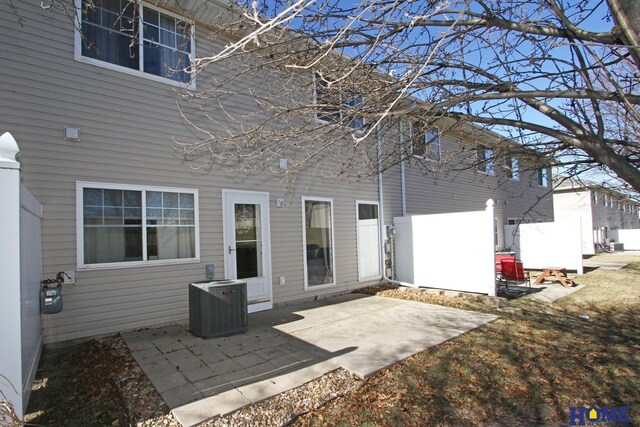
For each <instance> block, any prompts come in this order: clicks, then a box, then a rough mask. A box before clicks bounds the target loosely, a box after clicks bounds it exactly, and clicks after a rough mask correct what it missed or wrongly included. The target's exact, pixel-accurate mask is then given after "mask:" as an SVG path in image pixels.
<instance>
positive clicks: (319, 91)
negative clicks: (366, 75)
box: [313, 73, 365, 129]
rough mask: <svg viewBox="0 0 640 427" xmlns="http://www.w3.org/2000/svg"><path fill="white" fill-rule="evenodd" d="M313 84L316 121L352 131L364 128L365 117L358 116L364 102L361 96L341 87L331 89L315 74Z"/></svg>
mask: <svg viewBox="0 0 640 427" xmlns="http://www.w3.org/2000/svg"><path fill="white" fill-rule="evenodd" d="M313 83H314V84H313V88H314V100H315V106H316V119H318V120H319V121H321V122H323V123H334V124H340V125H342V126H348V127H350V128H352V129H362V128H363V127H364V123H365V122H364V117H362V116H359V115H358V110H359V109H360V108H361V107H362V102H363V99H362V96H361V95H359V94H358V93H356V92H355V91H352V90H348V89H343V88H341V87H339V86H331V87H329V86H328V84H327V82H326V81H325V80H323V79H322V78H321V77H320V76H319V75H318V74H317V73H314V74H313Z"/></svg>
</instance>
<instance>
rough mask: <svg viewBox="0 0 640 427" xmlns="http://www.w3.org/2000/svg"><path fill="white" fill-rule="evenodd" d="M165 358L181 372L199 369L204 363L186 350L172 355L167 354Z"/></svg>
mask: <svg viewBox="0 0 640 427" xmlns="http://www.w3.org/2000/svg"><path fill="white" fill-rule="evenodd" d="M165 356H166V358H167V359H168V360H169V362H171V363H173V364H174V365H176V366H178V367H179V368H180V369H181V370H183V371H186V370H188V369H194V368H199V367H200V366H203V365H204V362H203V361H202V360H201V359H199V358H198V357H197V356H196V355H195V354H193V353H191V351H189V350H188V349H186V348H184V349H182V350H178V351H174V352H172V353H167V354H166V355H165Z"/></svg>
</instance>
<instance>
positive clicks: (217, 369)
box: [209, 359, 242, 375]
mask: <svg viewBox="0 0 640 427" xmlns="http://www.w3.org/2000/svg"><path fill="white" fill-rule="evenodd" d="M209 367H210V368H211V369H212V370H213V373H214V374H216V375H223V374H227V373H229V372H234V371H237V370H239V369H242V366H240V365H238V363H237V362H236V361H234V360H233V359H226V360H223V361H221V362H218V363H215V364H213V365H210V366H209Z"/></svg>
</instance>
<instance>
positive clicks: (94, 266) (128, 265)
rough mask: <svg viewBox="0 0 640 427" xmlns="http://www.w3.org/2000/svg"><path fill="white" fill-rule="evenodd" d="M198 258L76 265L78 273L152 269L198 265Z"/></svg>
mask: <svg viewBox="0 0 640 427" xmlns="http://www.w3.org/2000/svg"><path fill="white" fill-rule="evenodd" d="M199 262H200V258H199V257H198V258H183V259H168V260H158V261H130V262H110V263H105V264H86V265H80V264H78V271H93V270H114V269H122V268H136V267H154V266H161V265H177V264H198V263H199Z"/></svg>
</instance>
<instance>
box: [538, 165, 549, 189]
mask: <svg viewBox="0 0 640 427" xmlns="http://www.w3.org/2000/svg"><path fill="white" fill-rule="evenodd" d="M537 175H538V185H539V186H540V187H547V186H548V185H549V170H548V169H547V168H541V169H538V174H537Z"/></svg>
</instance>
